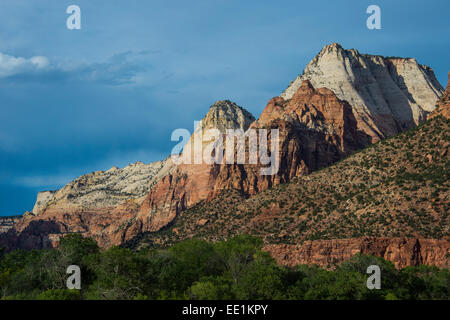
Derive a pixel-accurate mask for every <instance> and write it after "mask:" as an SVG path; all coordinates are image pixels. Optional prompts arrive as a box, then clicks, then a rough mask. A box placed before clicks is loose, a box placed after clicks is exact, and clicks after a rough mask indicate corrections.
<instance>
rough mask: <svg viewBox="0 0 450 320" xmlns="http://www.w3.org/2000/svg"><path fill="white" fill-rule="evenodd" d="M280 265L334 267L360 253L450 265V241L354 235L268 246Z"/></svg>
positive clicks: (400, 263)
mask: <svg viewBox="0 0 450 320" xmlns="http://www.w3.org/2000/svg"><path fill="white" fill-rule="evenodd" d="M264 250H265V251H267V252H269V253H270V254H271V255H272V257H273V258H274V259H275V260H276V261H277V262H278V263H280V264H283V265H286V266H290V267H292V266H296V265H298V264H315V265H318V266H322V267H327V266H332V265H336V264H339V263H342V262H344V261H346V260H349V259H350V258H351V257H352V256H353V255H355V254H357V253H361V254H365V255H372V256H377V257H382V258H384V259H385V260H388V261H392V262H393V263H394V265H395V267H396V268H398V269H401V268H404V267H407V266H418V265H421V264H426V265H432V266H437V267H441V268H449V267H450V258H449V255H450V241H448V240H446V239H444V240H433V239H414V238H353V239H336V240H314V241H305V242H304V243H303V244H301V245H288V244H271V245H267V246H265V247H264Z"/></svg>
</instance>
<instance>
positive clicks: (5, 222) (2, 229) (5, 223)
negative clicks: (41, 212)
mask: <svg viewBox="0 0 450 320" xmlns="http://www.w3.org/2000/svg"><path fill="white" fill-rule="evenodd" d="M21 218H22V216H12V217H0V233H6V232H7V231H8V230H9V229H11V228H12V227H14V224H16V222H17V221H20V219H21Z"/></svg>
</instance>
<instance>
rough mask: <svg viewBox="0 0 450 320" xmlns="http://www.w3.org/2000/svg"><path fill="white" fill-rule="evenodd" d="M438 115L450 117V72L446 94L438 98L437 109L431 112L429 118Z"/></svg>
mask: <svg viewBox="0 0 450 320" xmlns="http://www.w3.org/2000/svg"><path fill="white" fill-rule="evenodd" d="M437 116H443V117H444V118H447V119H448V118H450V72H449V73H448V84H447V88H446V89H445V92H444V94H443V95H442V97H441V98H440V99H439V100H438V102H437V104H436V109H435V110H434V111H433V112H432V113H430V115H429V116H428V118H429V119H432V118H434V117H437Z"/></svg>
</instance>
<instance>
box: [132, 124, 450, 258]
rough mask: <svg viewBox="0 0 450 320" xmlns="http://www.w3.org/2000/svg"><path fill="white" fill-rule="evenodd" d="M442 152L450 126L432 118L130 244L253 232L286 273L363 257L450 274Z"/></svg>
mask: <svg viewBox="0 0 450 320" xmlns="http://www.w3.org/2000/svg"><path fill="white" fill-rule="evenodd" d="M449 148H450V120H449V119H448V118H447V119H446V118H443V117H442V116H440V117H435V118H433V119H431V120H429V121H427V122H425V123H423V124H422V125H420V126H419V127H416V128H413V129H410V130H409V131H407V132H404V133H402V134H400V135H397V136H395V137H392V138H389V139H386V140H382V141H381V142H378V143H376V144H373V145H371V146H369V147H368V148H365V149H363V150H362V151H360V152H357V153H355V154H352V155H351V156H349V157H347V158H345V159H344V160H342V161H340V162H338V163H336V164H334V165H332V166H330V167H327V168H324V169H322V170H319V171H316V172H314V173H312V174H310V175H305V176H299V177H296V178H295V179H293V181H292V182H290V183H286V184H282V185H279V186H276V187H273V188H270V189H268V190H265V191H263V192H260V193H258V194H257V195H255V196H253V197H251V198H246V197H245V196H243V195H242V193H241V192H239V190H226V191H223V192H222V193H221V194H220V195H219V196H217V197H216V198H214V199H213V200H212V201H202V202H200V203H198V204H197V205H195V206H194V207H192V208H190V209H188V210H186V211H185V212H183V213H181V214H180V215H179V216H178V217H177V220H176V221H175V222H174V223H173V225H171V226H170V228H168V229H166V230H163V231H161V232H156V233H147V234H145V235H141V236H140V237H139V238H137V239H135V240H136V241H135V242H134V243H131V244H130V245H132V246H134V247H143V246H161V245H163V246H165V245H170V244H172V243H175V242H178V241H180V240H184V239H188V238H191V237H199V238H203V239H208V240H211V241H217V240H222V239H227V238H229V237H231V236H233V235H235V234H253V235H256V236H259V237H261V238H263V240H264V242H265V243H266V247H265V249H266V250H267V251H269V252H271V253H272V255H273V256H274V257H276V258H277V260H278V261H279V262H281V263H285V264H288V265H293V264H297V263H316V264H319V265H323V266H327V265H328V264H331V263H332V262H333V261H334V262H341V261H344V260H346V259H348V258H350V257H351V256H352V255H353V254H355V253H356V252H362V253H364V254H373V255H378V256H382V257H384V258H385V259H387V260H391V261H394V262H395V264H396V265H397V266H398V267H404V266H407V265H417V264H419V263H426V264H433V265H438V266H441V267H442V266H444V267H450V217H449V215H448V212H450V205H449V204H450V201H449V194H448V190H449V187H450V183H449V181H450V180H449V163H450V150H449Z"/></svg>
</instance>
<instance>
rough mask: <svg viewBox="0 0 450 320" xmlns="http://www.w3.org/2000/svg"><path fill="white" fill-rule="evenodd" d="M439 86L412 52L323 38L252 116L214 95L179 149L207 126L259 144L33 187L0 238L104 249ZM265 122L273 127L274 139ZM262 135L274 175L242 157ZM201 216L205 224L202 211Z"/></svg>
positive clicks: (435, 93)
mask: <svg viewBox="0 0 450 320" xmlns="http://www.w3.org/2000/svg"><path fill="white" fill-rule="evenodd" d="M442 91H443V90H442V88H441V86H440V85H439V83H438V82H437V81H436V79H435V77H434V74H433V71H432V70H431V69H430V68H428V67H426V66H422V65H419V64H418V63H417V61H416V60H415V59H403V58H383V57H380V56H371V55H362V54H359V53H358V51H356V50H344V49H343V48H342V47H341V46H339V45H338V44H332V45H330V46H326V47H324V48H323V49H322V51H321V52H320V53H319V55H318V56H317V57H315V58H314V59H313V60H312V61H311V62H310V63H309V64H308V66H307V67H306V69H305V71H304V73H303V75H302V76H299V77H298V78H297V79H296V80H295V81H294V82H292V83H291V85H290V86H289V87H288V88H287V89H286V91H285V92H284V93H283V94H282V95H281V96H280V97H275V98H273V99H271V100H270V101H269V102H268V104H267V106H266V107H265V109H264V110H263V112H262V113H261V115H260V117H259V119H258V120H255V118H254V117H253V116H252V115H251V114H250V113H249V112H248V111H246V110H245V109H243V108H241V107H239V106H238V105H236V104H235V103H233V102H231V101H227V100H226V101H219V102H217V103H215V104H214V105H213V106H211V108H210V110H209V111H208V113H207V115H206V116H205V118H204V119H203V120H202V121H201V123H200V124H199V126H198V127H197V129H196V131H195V132H194V134H193V135H192V137H191V139H190V141H189V142H188V143H187V144H186V146H185V147H184V150H183V152H182V154H181V156H182V158H183V157H187V156H191V159H192V156H193V155H194V158H195V149H196V146H198V144H197V145H196V141H197V140H196V139H198V138H200V139H201V142H200V146H201V147H202V148H203V147H206V146H207V145H209V142H210V140H211V137H206V138H205V132H207V131H208V129H218V130H219V131H220V132H221V134H224V132H225V131H226V130H227V129H232V130H234V131H235V132H239V131H242V133H244V135H245V136H246V137H247V138H248V137H249V136H250V135H251V132H252V130H255V131H256V132H259V131H261V130H262V129H264V130H267V131H265V132H264V134H263V135H261V136H258V137H257V141H258V143H256V144H254V143H253V144H252V143H249V142H248V140H246V143H245V144H244V146H243V147H242V146H240V148H244V149H245V150H244V151H245V152H246V153H245V154H246V156H245V157H246V158H245V160H246V161H245V164H242V163H237V161H234V162H232V163H229V164H228V163H218V164H216V163H211V164H210V163H205V162H204V161H202V160H203V159H201V163H195V159H192V160H194V161H192V162H191V163H180V164H175V163H174V162H173V161H172V159H171V158H170V157H169V158H168V159H167V160H165V161H161V162H155V163H152V164H149V165H145V164H143V163H136V164H132V165H130V166H128V167H125V168H123V169H118V168H112V169H110V170H108V171H106V172H103V171H99V172H94V173H91V174H88V175H84V176H82V177H80V178H78V179H76V180H74V181H72V182H70V183H69V184H68V185H66V186H65V187H63V188H62V189H61V190H57V191H47V192H43V193H40V194H39V195H38V199H37V201H36V205H35V207H34V208H33V215H29V216H26V217H24V218H23V219H22V220H21V221H19V222H17V223H16V224H15V225H14V227H13V228H11V229H10V230H8V232H7V233H6V234H3V235H2V236H0V245H1V244H4V245H6V246H7V247H9V248H25V249H30V248H46V247H51V246H54V245H57V243H58V238H59V237H60V236H61V235H63V234H65V233H71V232H79V233H82V234H83V235H85V236H89V237H92V238H94V239H96V240H97V241H98V242H99V244H100V245H101V246H104V247H108V246H111V245H119V244H124V243H127V242H129V241H131V240H132V239H133V238H135V237H136V236H138V235H140V234H142V233H144V232H156V231H159V230H161V229H163V228H167V227H170V225H171V224H173V223H174V222H175V221H176V218H177V217H178V216H179V215H180V214H181V213H182V212H183V211H185V210H186V209H187V208H190V207H192V206H193V205H195V204H198V203H199V202H201V201H205V202H208V201H210V200H212V199H214V198H215V197H216V196H217V195H218V194H219V193H221V192H222V191H223V190H229V189H233V190H238V192H240V194H242V195H244V197H249V196H253V195H255V194H256V193H259V192H261V191H262V190H265V189H268V188H271V187H273V186H276V185H278V184H281V183H287V182H289V181H291V180H292V179H293V178H294V177H298V176H304V175H307V174H309V173H311V172H313V171H315V170H318V169H321V168H324V167H326V166H329V165H330V164H332V163H334V162H336V161H338V160H340V159H342V158H343V157H346V156H347V155H349V154H351V153H352V152H354V151H356V150H358V149H361V148H363V147H365V146H367V145H368V144H370V143H372V142H374V141H377V140H379V139H382V138H385V137H387V136H390V135H392V134H395V133H398V132H400V131H402V130H403V129H405V128H409V127H411V126H414V125H416V124H418V123H420V122H421V121H423V120H424V119H425V117H426V115H427V114H428V113H429V112H431V111H433V109H434V107H435V104H436V100H437V99H438V98H439V97H440V96H441V94H442ZM271 129H278V133H279V135H278V140H277V139H275V136H273V133H272V131H271ZM227 139H228V137H227V136H223V143H224V146H225V154H228V153H227V151H230V148H231V149H232V150H231V152H230V153H231V154H233V155H234V156H236V157H235V159H237V153H238V151H239V149H236V148H239V146H238V145H237V141H236V142H235V141H234V140H233V141H231V144H230V145H228V144H227V142H229V141H227ZM261 139H263V140H261ZM264 139H267V142H268V143H267V145H268V150H271V148H272V147H273V146H277V147H278V148H275V149H274V150H275V151H274V152H272V151H270V152H268V153H267V155H266V156H267V157H268V158H270V159H275V158H278V159H279V162H278V161H277V166H276V167H277V168H276V170H275V172H274V174H272V175H262V174H261V170H262V169H267V164H264V163H262V162H261V161H260V160H257V161H256V162H255V163H250V161H249V155H248V153H249V152H250V150H251V149H252V148H254V147H255V145H256V146H257V149H260V148H261V145H262V141H264ZM230 146H231V147H230ZM235 149H236V150H235ZM213 153H214V156H217V154H215V151H214V152H213ZM199 221H201V223H200V222H199V224H200V225H208V224H209V220H208V219H204V218H203V219H200V220H199ZM299 259H300V260H301V259H307V258H299Z"/></svg>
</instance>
